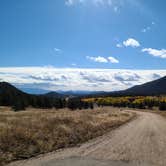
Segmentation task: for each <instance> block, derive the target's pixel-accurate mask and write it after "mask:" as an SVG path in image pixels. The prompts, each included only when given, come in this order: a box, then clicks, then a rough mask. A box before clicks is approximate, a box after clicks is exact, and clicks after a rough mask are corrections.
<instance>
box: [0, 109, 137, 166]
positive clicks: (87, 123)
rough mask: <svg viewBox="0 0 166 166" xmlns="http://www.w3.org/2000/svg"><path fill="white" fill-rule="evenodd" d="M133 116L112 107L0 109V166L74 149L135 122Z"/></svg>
mask: <svg viewBox="0 0 166 166" xmlns="http://www.w3.org/2000/svg"><path fill="white" fill-rule="evenodd" d="M134 116H135V115H134V114H133V113H128V112H123V111H119V109H116V108H111V107H108V108H107V107H103V108H97V109H95V110H92V109H88V110H86V111H85V110H79V111H75V112H74V113H73V111H70V110H69V109H61V110H56V109H45V110H42V109H34V108H28V109H27V110H26V111H21V112H14V111H12V110H11V108H9V107H0V165H3V164H5V163H8V162H11V161H13V160H19V159H26V158H30V157H32V156H36V155H39V154H43V153H47V152H51V151H55V150H58V149H61V148H66V147H72V146H75V145H78V144H80V143H83V142H85V141H87V140H89V139H92V138H95V137H97V136H100V135H102V134H104V133H106V132H108V131H110V130H111V129H113V128H115V127H117V126H120V125H121V124H123V123H125V122H127V121H129V120H131V119H132V118H133V117H134Z"/></svg>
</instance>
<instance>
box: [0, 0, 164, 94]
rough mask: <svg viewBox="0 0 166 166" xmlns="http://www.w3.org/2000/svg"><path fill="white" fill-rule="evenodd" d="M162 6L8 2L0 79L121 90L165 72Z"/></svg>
mask: <svg viewBox="0 0 166 166" xmlns="http://www.w3.org/2000/svg"><path fill="white" fill-rule="evenodd" d="M165 5H166V2H163V1H162V0H159V1H158V2H157V3H156V2H153V1H146V2H145V1H144V0H62V1H58V0H49V1H45V0H35V1H32V0H28V1H27V0H17V1H12V2H11V1H9V0H6V1H3V2H1V5H0V17H1V30H0V36H1V38H0V46H1V49H0V57H1V61H0V81H6V82H9V83H12V84H14V85H16V86H17V87H21V88H32V89H39V88H40V89H43V90H53V91H57V90H62V91H68V90H73V91H77V90H82V91H87V90H88V91H116V90H123V89H127V88H130V87H132V86H135V85H139V84H142V83H145V82H148V81H152V80H154V79H158V78H161V77H163V76H165V75H166V48H165V43H166V42H165V36H166V30H165V29H166V25H165V17H166V11H165V8H164V7H165ZM66 70H68V72H69V73H67V71H66Z"/></svg>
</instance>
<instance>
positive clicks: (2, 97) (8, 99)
mask: <svg viewBox="0 0 166 166" xmlns="http://www.w3.org/2000/svg"><path fill="white" fill-rule="evenodd" d="M58 95H59V94H56V97H55V94H54V97H52V96H49V95H48V94H44V95H32V94H28V93H25V92H22V91H21V90H19V89H17V88H16V87H14V86H13V85H11V84H9V83H7V82H0V105H1V106H12V107H13V109H14V110H23V109H25V107H28V106H32V107H35V108H52V107H55V108H62V107H63V105H64V103H63V101H62V99H61V97H60V98H58V97H59V96H58ZM57 96H58V97H57ZM60 96H61V95H60Z"/></svg>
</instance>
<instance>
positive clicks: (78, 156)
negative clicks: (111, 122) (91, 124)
mask: <svg viewBox="0 0 166 166" xmlns="http://www.w3.org/2000/svg"><path fill="white" fill-rule="evenodd" d="M138 115H139V116H138V118H137V119H135V120H133V121H131V122H130V123H128V124H125V125H123V126H121V127H120V128H118V129H116V130H114V131H112V132H110V133H108V134H106V135H104V136H101V137H98V138H97V139H93V140H91V141H89V142H88V143H85V144H83V145H81V146H80V147H76V148H69V149H65V150H61V151H59V152H54V153H50V154H47V155H44V156H40V157H38V158H34V159H31V160H27V161H21V162H15V163H12V164H10V166H137V165H141V166H152V165H154V166H165V165H166V119H164V118H163V117H161V116H159V115H157V114H153V113H147V112H139V113H138Z"/></svg>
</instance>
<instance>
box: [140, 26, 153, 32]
mask: <svg viewBox="0 0 166 166" xmlns="http://www.w3.org/2000/svg"><path fill="white" fill-rule="evenodd" d="M150 30H151V27H146V28H144V29H142V31H141V32H143V33H146V32H147V31H150Z"/></svg>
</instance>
